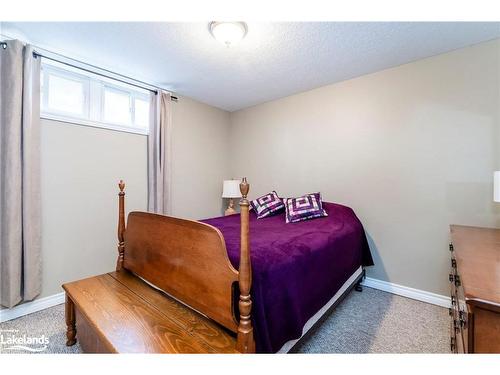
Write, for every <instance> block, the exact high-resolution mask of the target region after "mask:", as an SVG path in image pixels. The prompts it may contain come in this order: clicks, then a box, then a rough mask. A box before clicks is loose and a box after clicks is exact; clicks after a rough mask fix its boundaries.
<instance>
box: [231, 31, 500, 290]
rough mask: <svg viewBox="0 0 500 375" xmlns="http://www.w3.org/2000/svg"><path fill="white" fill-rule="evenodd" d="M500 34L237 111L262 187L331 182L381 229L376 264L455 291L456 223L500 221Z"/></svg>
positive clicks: (379, 273) (236, 148)
mask: <svg viewBox="0 0 500 375" xmlns="http://www.w3.org/2000/svg"><path fill="white" fill-rule="evenodd" d="M499 51H500V44H499V42H498V40H497V41H494V42H488V43H483V44H481V45H477V46H473V47H469V48H465V49H461V50H457V51H454V52H451V53H447V54H443V55H440V56H436V57H432V58H429V59H425V60H421V61H418V62H414V63H411V64H406V65H403V66H399V67H396V68H393V69H389V70H385V71H381V72H378V73H375V74H371V75H367V76H363V77H359V78H356V79H352V80H348V81H345V82H341V83H338V84H334V85H329V86H325V87H321V88H318V89H315V90H312V91H308V92H304V93H301V94H298V95H293V96H290V97H287V98H284V99H280V100H276V101H273V102H269V103H265V104H262V105H258V106H255V107H252V108H248V109H245V110H241V111H238V112H234V113H232V114H231V125H232V127H231V139H232V143H231V144H232V151H231V160H232V164H231V171H232V174H233V175H235V176H243V175H245V176H247V177H248V178H249V182H250V184H251V195H252V197H255V196H257V195H259V194H263V193H266V192H268V191H269V190H272V189H277V191H278V192H279V193H280V194H282V195H285V196H296V195H299V194H303V193H307V192H312V191H321V192H322V193H323V195H324V199H325V200H328V201H333V202H339V203H342V204H345V205H348V206H351V207H353V209H354V210H355V211H356V213H357V214H358V216H359V217H360V219H361V221H362V222H363V224H364V226H365V229H366V232H367V234H368V236H369V237H370V242H371V245H372V246H371V247H372V251H373V254H374V256H375V262H376V266H375V267H374V269H372V270H370V271H369V276H372V277H374V278H378V279H381V280H387V281H390V282H394V283H397V284H402V285H405V286H409V287H414V288H418V289H423V290H426V291H431V292H436V293H440V294H443V295H446V294H447V293H448V285H447V273H448V268H449V254H448V250H447V243H448V224H450V223H460V224H469V225H481V226H497V227H498V226H500V207H499V206H500V205H498V204H496V205H495V204H494V203H493V202H492V173H493V171H494V170H499V169H500V154H499V147H500V129H499V126H500V125H499V118H500V116H499V110H500V99H499V87H500V85H499V83H500V82H499V69H500V65H499V63H500V56H499Z"/></svg>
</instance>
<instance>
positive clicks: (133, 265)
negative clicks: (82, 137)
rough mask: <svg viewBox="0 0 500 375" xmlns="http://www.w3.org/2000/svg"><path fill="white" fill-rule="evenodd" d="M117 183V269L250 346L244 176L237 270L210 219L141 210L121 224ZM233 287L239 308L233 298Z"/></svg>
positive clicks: (246, 347)
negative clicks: (124, 271) (157, 289)
mask: <svg viewBox="0 0 500 375" xmlns="http://www.w3.org/2000/svg"><path fill="white" fill-rule="evenodd" d="M119 188H120V193H119V215H118V217H119V219H118V260H117V266H116V270H117V271H120V270H121V269H125V270H128V271H130V272H132V273H133V274H135V275H137V276H139V277H141V278H142V279H143V280H145V281H146V282H148V283H150V284H152V285H153V286H155V287H157V288H159V289H161V290H163V291H164V292H166V293H167V294H169V295H170V296H172V297H174V298H175V299H177V300H178V301H180V302H182V303H184V304H186V305H188V306H189V307H191V308H193V309H195V310H197V311H198V312H200V313H202V314H204V315H206V316H207V317H209V318H211V319H213V320H214V321H216V322H218V323H219V324H221V325H223V326H224V327H226V328H227V329H229V330H231V331H232V332H235V333H236V334H237V350H238V351H240V352H242V353H253V352H255V342H254V338H253V328H252V322H251V309H252V300H251V295H250V290H251V285H252V270H251V262H250V246H249V243H250V242H249V203H248V200H247V194H248V191H249V184H248V183H247V181H246V179H243V180H242V182H241V184H240V190H241V194H242V199H241V201H240V207H241V248H240V251H241V254H240V265H239V270H235V269H234V267H233V266H232V265H231V263H230V261H229V258H228V255H227V251H226V245H225V241H224V237H223V236H222V234H221V232H220V231H219V230H218V229H217V228H215V227H213V226H211V225H208V224H205V223H200V222H197V221H192V220H185V219H179V218H174V217H169V216H163V215H156V214H151V213H146V212H131V213H130V214H129V215H128V219H127V223H126V224H125V192H124V188H125V184H124V183H123V181H120V184H119ZM237 290H239V304H238V310H239V314H237V311H236V310H237V309H236V306H234V300H235V299H234V298H233V295H234V293H235V292H236V291H237ZM69 319H71V317H69ZM69 339H70V334H69V335H68V340H69Z"/></svg>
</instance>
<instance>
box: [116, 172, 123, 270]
mask: <svg viewBox="0 0 500 375" xmlns="http://www.w3.org/2000/svg"><path fill="white" fill-rule="evenodd" d="M118 187H119V188H120V192H119V193H118V260H117V261H116V270H117V271H120V270H121V269H122V267H123V253H124V251H125V237H124V235H125V192H124V191H123V189H125V183H124V182H123V180H120V182H119V183H118Z"/></svg>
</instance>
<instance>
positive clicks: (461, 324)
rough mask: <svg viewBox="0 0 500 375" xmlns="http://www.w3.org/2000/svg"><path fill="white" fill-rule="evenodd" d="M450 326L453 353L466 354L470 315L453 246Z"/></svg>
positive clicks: (449, 276)
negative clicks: (453, 346) (452, 336)
mask: <svg viewBox="0 0 500 375" xmlns="http://www.w3.org/2000/svg"><path fill="white" fill-rule="evenodd" d="M448 280H449V282H450V299H451V308H450V325H451V326H452V328H453V334H454V337H455V338H454V340H453V341H454V343H455V352H456V353H468V351H469V350H468V346H469V345H468V343H469V338H468V322H469V318H470V314H469V312H468V307H467V304H466V303H465V297H464V291H463V287H462V283H461V279H460V270H459V269H458V267H457V262H456V259H455V252H454V251H453V245H452V244H450V272H449V275H448Z"/></svg>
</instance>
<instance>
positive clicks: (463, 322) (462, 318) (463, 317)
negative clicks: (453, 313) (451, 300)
mask: <svg viewBox="0 0 500 375" xmlns="http://www.w3.org/2000/svg"><path fill="white" fill-rule="evenodd" d="M458 317H459V318H460V326H461V327H462V328H465V327H466V326H467V319H466V315H465V312H464V311H462V310H460V311H459V313H458Z"/></svg>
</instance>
